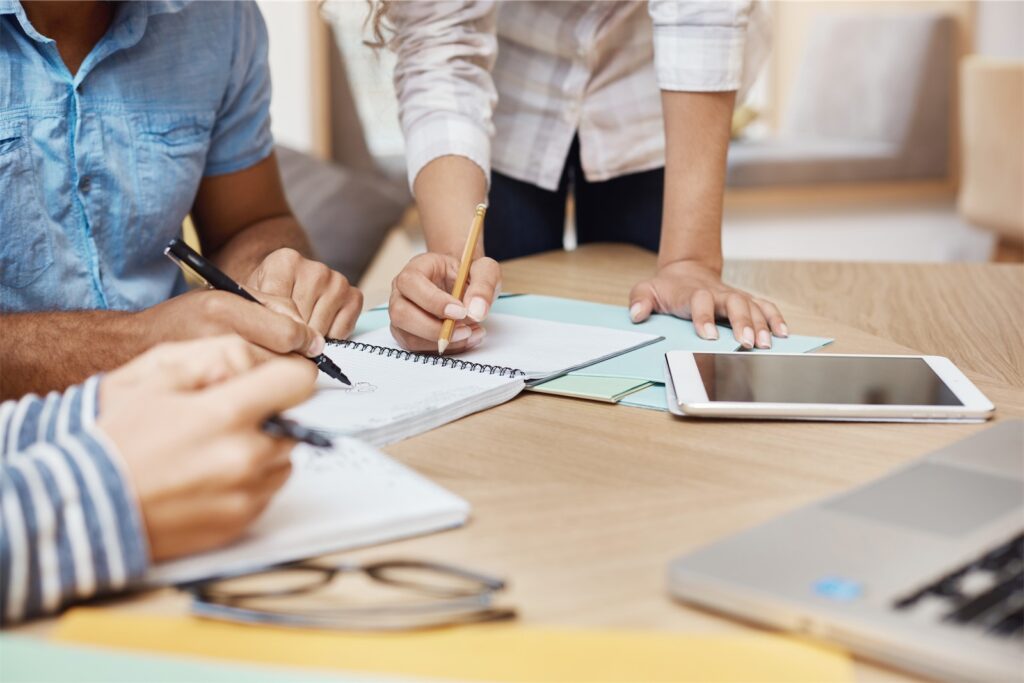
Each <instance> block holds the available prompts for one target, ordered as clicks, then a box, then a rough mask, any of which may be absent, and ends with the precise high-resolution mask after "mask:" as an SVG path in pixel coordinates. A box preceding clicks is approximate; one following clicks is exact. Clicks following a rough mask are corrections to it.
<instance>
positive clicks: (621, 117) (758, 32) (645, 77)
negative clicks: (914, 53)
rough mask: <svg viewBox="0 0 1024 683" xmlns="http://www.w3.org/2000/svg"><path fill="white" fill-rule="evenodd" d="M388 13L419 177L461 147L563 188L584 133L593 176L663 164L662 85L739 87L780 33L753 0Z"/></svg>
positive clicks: (423, 8)
mask: <svg viewBox="0 0 1024 683" xmlns="http://www.w3.org/2000/svg"><path fill="white" fill-rule="evenodd" d="M645 10H647V11H645ZM648 15H649V16H648ZM389 16H390V18H391V20H392V22H393V24H394V26H395V29H396V34H395V36H394V39H393V40H392V42H391V46H392V48H393V49H394V50H395V52H396V53H397V56H398V62H397V66H396V68H395V88H396V90H397V93H398V100H399V112H400V117H401V122H402V129H403V131H404V133H405V139H406V155H407V159H408V167H409V184H410V187H411V186H412V183H413V181H414V180H415V178H416V175H417V174H418V173H419V172H420V170H421V169H422V168H423V167H424V166H426V165H427V164H428V163H429V162H430V161H432V160H433V159H436V158H438V157H440V156H445V155H449V154H454V155H459V156H464V157H467V158H469V159H471V160H472V161H474V162H475V163H477V164H478V165H479V166H480V168H482V169H483V170H484V173H485V174H487V175H488V177H490V169H491V166H492V164H493V167H494V168H495V169H496V170H497V171H499V172H501V173H503V174H505V175H508V176H511V177H513V178H516V179H518V180H522V181H525V182H529V183H532V184H534V185H537V186H539V187H542V188H545V189H548V190H554V189H555V188H557V186H558V181H559V178H560V177H561V175H562V169H563V167H564V165H565V160H566V157H567V156H568V152H569V147H570V145H571V144H572V139H573V136H575V135H577V134H578V135H579V138H580V154H581V158H582V162H583V170H584V172H585V174H586V177H587V179H588V180H591V181H600V180H607V179H609V178H614V177H617V176H620V175H624V174H627V173H636V172H638V171H645V170H649V169H653V168H660V167H662V166H663V165H664V164H665V149H664V147H665V142H664V123H663V121H662V114H661V93H660V91H661V90H676V91H699V92H717V91H730V90H740V91H741V96H742V93H743V91H744V90H745V89H746V88H748V87H749V86H750V84H751V83H752V82H753V80H754V78H755V77H756V75H757V72H758V70H759V68H760V65H761V63H762V62H763V60H764V57H765V55H766V54H767V49H768V38H769V30H768V28H769V27H768V20H767V16H766V11H765V8H764V6H763V5H762V3H761V2H754V1H753V0H682V1H678V2H669V1H666V0H650V2H646V3H645V2H637V1H632V2H589V1H583V0H568V1H561V2H554V1H548V0H544V1H539V0H538V1H533V2H513V1H505V2H499V3H495V2H493V1H477V2H441V1H436V0H435V1H423V0H419V1H416V0H411V1H404V2H395V3H393V4H392V5H391V10H390V14H389Z"/></svg>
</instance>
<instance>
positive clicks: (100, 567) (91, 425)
mask: <svg viewBox="0 0 1024 683" xmlns="http://www.w3.org/2000/svg"><path fill="white" fill-rule="evenodd" d="M97 390H98V382H97V381H90V382H88V383H87V384H86V385H84V386H81V387H76V388H74V390H72V391H69V392H66V393H65V395H64V396H63V397H61V400H60V405H59V408H57V409H55V410H51V411H49V412H50V413H51V414H52V415H53V420H54V425H55V427H54V430H53V431H52V432H51V434H52V436H53V439H52V440H36V441H34V442H33V443H30V444H25V443H23V442H22V435H24V434H29V433H31V434H42V433H44V432H45V431H47V430H45V429H44V430H40V427H39V424H35V423H37V422H39V421H41V420H42V418H43V417H44V415H43V412H44V411H43V410H42V408H43V407H45V404H46V403H47V402H48V400H44V399H40V398H38V397H35V396H30V397H27V398H25V399H22V401H19V402H16V403H15V402H13V401H12V402H7V403H5V404H2V405H0V449H2V451H3V453H2V456H3V457H2V459H0V605H2V608H0V624H10V623H14V622H17V621H21V620H23V619H27V618H30V617H34V616H38V615H42V614H49V613H53V612H55V611H57V610H58V609H60V608H61V607H62V606H63V605H65V604H67V603H69V602H71V601H73V600H78V599H83V598H88V597H92V596H93V595H98V594H102V593H106V592H111V591H115V590H119V589H122V588H124V587H125V586H127V585H129V584H131V583H133V582H136V581H138V580H139V579H141V578H142V576H143V575H144V574H145V571H146V569H147V566H148V548H147V545H146V539H145V534H144V528H143V525H142V519H141V515H140V513H139V510H138V507H137V505H136V504H135V501H134V499H133V497H132V493H131V491H130V490H129V486H128V482H127V480H126V478H125V476H124V473H123V472H122V470H121V469H120V465H119V461H118V460H117V457H116V454H115V453H113V450H112V449H113V447H112V445H111V444H110V443H109V442H108V441H107V439H106V437H105V436H104V435H103V434H102V433H101V432H100V431H99V430H98V428H97V427H96V426H95V411H96V393H97ZM48 399H49V397H48ZM26 403H28V404H34V405H28V406H27V407H26V405H25V404H26ZM30 423H31V424H30ZM72 426H74V428H75V429H74V430H73V431H72V430H71V429H69V428H70V427H72ZM12 430H14V431H13V433H14V434H15V435H16V436H15V437H12V436H11V434H12ZM11 444H16V445H17V448H16V449H15V450H13V451H12V450H9V448H8V447H9V446H10V445H11Z"/></svg>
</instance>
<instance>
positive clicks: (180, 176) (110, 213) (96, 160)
mask: <svg viewBox="0 0 1024 683" xmlns="http://www.w3.org/2000/svg"><path fill="white" fill-rule="evenodd" d="M269 107H270V76H269V71H268V67H267V33H266V27H265V25H264V24H263V19H262V17H261V16H260V13H259V10H258V9H257V7H256V5H255V4H254V3H252V2H196V3H189V2H181V1H177V2H172V1H164V2H153V1H151V2H125V3H119V4H118V6H117V10H116V14H115V17H114V20H113V23H112V24H111V26H110V29H109V30H108V31H107V33H106V35H104V36H103V38H102V39H101V40H100V41H99V42H98V43H97V44H96V46H95V47H94V48H93V50H92V51H91V52H90V53H89V55H88V56H87V57H86V59H85V61H84V62H83V63H82V65H81V67H80V68H79V70H78V73H76V74H74V75H72V74H71V73H70V72H69V71H68V68H67V67H66V66H65V65H64V62H63V61H62V60H61V57H60V54H59V53H58V51H57V45H56V43H55V42H54V41H53V40H50V39H49V38H46V37H45V36H42V35H40V34H39V32H38V31H36V30H35V28H33V26H32V24H31V23H30V22H29V21H28V18H27V17H26V16H25V12H24V10H23V9H22V7H21V4H20V3H19V2H18V1H17V0H0V311H4V312H11V311H36V310H74V309H121V310H135V309H140V308H145V307H147V306H152V305H153V304H156V303H159V302H161V301H163V300H165V299H167V298H168V297H170V296H173V295H174V294H177V293H179V292H180V291H181V290H182V289H183V287H184V285H183V280H182V278H181V275H180V272H179V271H178V269H177V267H176V266H174V264H172V263H171V262H170V261H169V260H168V259H167V258H165V257H164V256H163V247H164V245H165V244H166V243H167V241H168V240H169V239H171V238H172V237H174V236H176V235H179V234H180V233H181V224H182V220H183V219H184V218H185V216H186V215H187V214H188V212H189V210H190V209H191V206H192V203H193V200H194V199H195V194H196V189H197V188H198V187H199V182H200V180H201V179H202V177H203V176H209V175H220V174H225V173H232V172H235V171H239V170H242V169H245V168H247V167H249V166H252V165H254V164H255V163H257V162H259V161H261V160H262V159H264V158H266V157H267V156H268V155H269V154H270V152H271V148H272V139H271V135H270V114H269Z"/></svg>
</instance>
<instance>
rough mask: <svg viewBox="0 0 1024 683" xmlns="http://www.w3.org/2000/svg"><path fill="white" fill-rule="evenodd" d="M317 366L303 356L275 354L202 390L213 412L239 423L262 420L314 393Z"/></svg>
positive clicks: (204, 399) (205, 400)
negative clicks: (268, 359)
mask: <svg viewBox="0 0 1024 683" xmlns="http://www.w3.org/2000/svg"><path fill="white" fill-rule="evenodd" d="M317 372H318V371H317V367H316V365H314V364H313V363H310V362H309V361H307V360H303V359H301V358H295V357H294V356H293V357H290V358H275V359H273V360H270V361H267V362H266V363H263V364H262V365H258V366H256V367H254V368H252V369H251V370H249V371H248V372H244V373H242V374H241V375H238V376H237V377H232V378H231V379H229V380H227V381H225V382H222V383H220V384H216V385H214V386H211V387H209V388H207V389H205V390H204V391H203V396H202V400H203V401H204V402H206V403H207V405H208V406H209V408H210V411H211V414H213V415H225V414H226V415H228V416H229V418H228V419H233V420H236V421H237V422H239V423H243V424H245V423H253V422H262V421H263V420H265V419H266V418H268V417H270V416H271V415H274V414H276V413H279V412H281V411H283V410H286V409H288V408H291V407H293V406H296V405H298V404H299V403H302V402H303V401H305V400H306V399H307V398H309V397H310V396H311V395H312V394H313V387H314V384H315V383H316V376H317Z"/></svg>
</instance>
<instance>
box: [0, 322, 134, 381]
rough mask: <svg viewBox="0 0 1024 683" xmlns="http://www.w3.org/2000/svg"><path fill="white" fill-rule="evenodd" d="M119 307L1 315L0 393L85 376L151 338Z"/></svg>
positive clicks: (124, 357) (118, 362)
mask: <svg viewBox="0 0 1024 683" xmlns="http://www.w3.org/2000/svg"><path fill="white" fill-rule="evenodd" d="M134 315H135V314H133V313H127V312H124V311H68V312H56V313H12V314H6V315H0V330H2V332H0V359H2V360H0V363H2V368H0V399H6V398H16V397H19V396H22V395H24V394H27V393H37V394H43V393H46V392H48V391H52V390H55V389H56V390H63V389H65V388H66V387H68V386H70V385H72V384H77V383H79V382H82V381H84V380H85V379H86V378H87V377H89V376H90V375H94V374H96V373H98V372H103V371H105V370H110V369H112V368H114V367H117V366H118V365H121V364H122V363H124V362H126V361H128V360H129V359H131V358H133V357H134V356H136V355H138V354H139V353H141V352H142V351H144V350H145V349H146V348H148V347H149V345H150V343H149V341H148V340H147V339H146V335H145V334H143V331H142V330H140V329H139V328H138V326H137V325H135V324H133V323H134V317H133V316H134Z"/></svg>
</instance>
